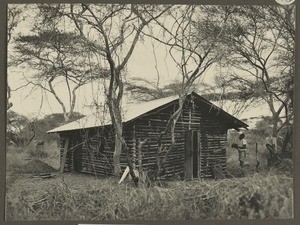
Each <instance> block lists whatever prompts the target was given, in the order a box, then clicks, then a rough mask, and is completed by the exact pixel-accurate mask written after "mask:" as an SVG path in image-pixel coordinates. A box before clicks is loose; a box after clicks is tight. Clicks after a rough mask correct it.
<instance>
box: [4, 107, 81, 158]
mask: <svg viewBox="0 0 300 225" xmlns="http://www.w3.org/2000/svg"><path fill="white" fill-rule="evenodd" d="M83 116H84V115H82V114H80V113H78V112H74V113H73V114H72V115H71V116H70V119H69V122H72V121H75V120H77V119H80V118H82V117H83ZM64 123H66V122H65V118H64V114H63V113H53V114H50V115H46V116H45V117H44V118H42V119H29V118H27V117H26V116H23V115H20V114H18V113H16V112H14V111H8V113H7V133H6V138H7V144H8V145H15V146H24V145H29V144H30V143H31V141H32V140H33V139H35V140H43V141H46V142H48V143H50V142H53V141H58V136H57V135H56V134H51V135H49V134H47V131H49V130H51V129H53V128H55V127H58V126H61V125H63V124H64ZM41 154H43V153H41Z"/></svg>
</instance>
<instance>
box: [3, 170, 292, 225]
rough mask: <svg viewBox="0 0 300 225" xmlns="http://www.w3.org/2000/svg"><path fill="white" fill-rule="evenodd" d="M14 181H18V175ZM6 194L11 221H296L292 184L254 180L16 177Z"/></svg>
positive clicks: (265, 177) (269, 177) (277, 178)
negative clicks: (137, 182)
mask: <svg viewBox="0 0 300 225" xmlns="http://www.w3.org/2000/svg"><path fill="white" fill-rule="evenodd" d="M14 176H16V175H14ZM14 182H15V183H14V185H13V186H11V187H10V188H9V189H8V191H7V208H6V210H7V211H6V219H7V220H115V219H116V220H153V219H232V218H292V216H293V210H292V209H293V201H292V199H293V191H292V190H293V189H292V178H290V177H288V176H286V175H275V174H273V173H269V174H255V175H252V176H250V177H246V178H239V179H224V180H220V181H212V180H211V181H205V182H204V181H189V182H179V181H177V182H164V183H163V184H164V185H163V187H157V186H155V187H145V186H143V185H141V186H140V187H138V188H136V187H133V185H132V183H131V182H125V183H124V184H121V185H118V184H117V180H114V179H97V178H94V177H90V176H85V175H80V174H64V175H59V174H58V175H57V176H56V177H55V178H51V179H45V180H42V179H32V178H30V177H29V176H28V175H18V178H17V179H15V181H14Z"/></svg>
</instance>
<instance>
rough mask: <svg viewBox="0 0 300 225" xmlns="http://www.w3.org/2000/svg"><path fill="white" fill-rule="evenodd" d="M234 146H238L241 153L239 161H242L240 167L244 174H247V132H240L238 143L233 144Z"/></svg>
mask: <svg viewBox="0 0 300 225" xmlns="http://www.w3.org/2000/svg"><path fill="white" fill-rule="evenodd" d="M232 147H234V148H236V149H237V150H238V153H239V161H240V167H241V170H242V174H243V176H245V174H246V173H245V170H244V166H245V158H246V150H247V141H246V139H245V134H240V136H239V140H238V143H234V144H232Z"/></svg>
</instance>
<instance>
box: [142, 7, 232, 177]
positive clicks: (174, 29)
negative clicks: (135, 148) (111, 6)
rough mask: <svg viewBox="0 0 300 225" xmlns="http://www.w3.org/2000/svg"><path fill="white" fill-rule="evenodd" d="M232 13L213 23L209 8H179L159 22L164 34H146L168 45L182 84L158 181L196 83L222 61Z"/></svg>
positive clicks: (158, 159) (159, 158)
mask: <svg viewBox="0 0 300 225" xmlns="http://www.w3.org/2000/svg"><path fill="white" fill-rule="evenodd" d="M230 14H231V12H230V10H228V11H226V12H225V13H223V14H220V15H219V17H218V18H217V19H215V20H211V19H210V16H209V14H208V13H207V7H206V6H195V5H188V6H178V7H177V8H176V9H174V8H173V10H172V12H170V13H169V14H168V20H159V19H155V22H156V25H158V26H159V27H160V30H159V34H160V35H159V34H157V33H154V32H152V33H148V34H146V35H147V36H149V37H151V38H153V39H154V40H156V41H157V42H159V43H161V44H163V45H165V46H167V48H168V52H169V55H170V57H171V58H172V59H173V61H174V63H175V64H176V67H177V69H178V75H179V77H180V81H181V82H180V85H179V86H180V88H179V89H178V96H179V100H178V101H179V103H178V107H177V109H176V110H175V111H174V113H173V114H172V115H171V117H170V119H169V120H168V123H167V126H166V128H165V130H163V131H162V132H161V133H160V135H159V137H158V149H157V156H156V170H155V175H154V179H156V178H157V177H158V176H160V175H161V173H162V171H163V170H164V166H165V165H166V162H167V159H168V156H169V154H170V152H172V150H173V149H174V146H175V143H176V140H175V127H176V124H177V121H178V119H179V118H180V115H181V113H182V109H183V106H184V103H185V100H186V97H187V95H188V94H189V92H190V91H191V88H192V87H193V85H194V84H195V82H196V81H197V80H198V79H199V78H200V77H201V76H202V75H203V74H204V73H205V72H206V71H207V69H208V68H209V67H210V66H211V65H212V64H213V63H214V62H216V61H218V60H219V58H220V53H221V51H220V49H218V47H219V46H218V42H219V41H218V39H219V38H220V35H221V34H222V32H223V30H224V29H223V28H222V26H224V27H225V26H226V21H227V19H228V17H229V16H230ZM215 23H218V24H221V28H220V29H215ZM161 30H162V31H161ZM203 30H205V32H203ZM167 135H169V137H170V139H171V144H170V145H165V144H163V141H162V140H163V138H164V137H166V136H167Z"/></svg>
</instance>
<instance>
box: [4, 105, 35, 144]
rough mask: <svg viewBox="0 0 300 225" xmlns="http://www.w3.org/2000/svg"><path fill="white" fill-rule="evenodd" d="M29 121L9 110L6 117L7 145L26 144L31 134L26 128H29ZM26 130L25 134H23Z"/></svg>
mask: <svg viewBox="0 0 300 225" xmlns="http://www.w3.org/2000/svg"><path fill="white" fill-rule="evenodd" d="M30 125H31V124H30V120H29V119H28V118H27V117H26V116H23V115H20V114H18V113H16V112H14V111H11V110H9V111H8V112H7V116H6V141H7V144H9V145H10V144H13V145H15V146H23V145H25V144H26V143H28V141H29V139H30V137H31V136H32V132H31V130H30V129H29V130H28V129H26V128H27V127H30ZM25 130H26V132H24V131H25Z"/></svg>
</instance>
